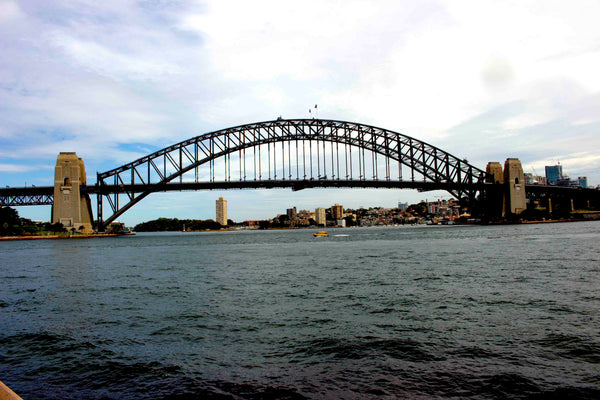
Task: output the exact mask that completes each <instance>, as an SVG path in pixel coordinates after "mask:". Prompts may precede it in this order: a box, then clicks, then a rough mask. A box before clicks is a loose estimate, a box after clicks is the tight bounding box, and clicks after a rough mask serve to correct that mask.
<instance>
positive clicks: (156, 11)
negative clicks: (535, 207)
mask: <svg viewBox="0 0 600 400" xmlns="http://www.w3.org/2000/svg"><path fill="white" fill-rule="evenodd" d="M314 10H318V12H314ZM599 13H600V4H598V3H597V2H592V1H576V2H575V3H569V4H566V3H563V2H552V1H551V2H541V1H539V2H538V1H533V2H527V3H513V4H499V3H497V2H493V1H491V0H488V1H481V2H477V3H463V2H445V1H440V2H433V3H426V4H425V3H422V2H418V1H403V2H395V1H391V0H385V1H381V2H376V3H373V2H363V1H357V2H351V3H350V4H346V5H344V7H340V5H339V3H337V2H316V1H314V2H313V1H308V2H305V3H302V4H294V3H286V4H281V3H279V2H277V3H275V2H271V1H260V0H259V1H257V2H252V3H248V4H246V3H242V2H230V1H219V2H211V1H209V2H195V1H193V0H190V1H185V2H172V3H171V2H120V1H119V2H116V1H106V2H89V1H84V0H81V1H77V2H71V3H68V4H61V3H48V2H43V1H39V0H22V1H18V2H17V1H13V0H5V1H3V2H0V33H2V34H1V35H0V45H2V48H3V53H2V55H1V56H0V59H1V60H2V63H1V65H2V66H1V67H0V82H1V85H0V102H1V103H0V104H2V105H3V107H0V119H1V120H2V121H3V122H2V124H1V125H0V143H1V145H0V184H1V185H8V186H12V187H20V186H25V185H37V186H45V185H51V184H52V182H53V173H54V165H55V162H56V157H57V155H58V154H59V152H61V151H65V152H66V151H74V152H77V154H78V155H79V156H80V157H82V159H83V161H84V162H85V165H86V170H87V172H88V183H94V182H95V179H94V178H95V173H96V172H103V171H107V170H110V169H113V168H116V167H119V166H120V165H122V164H124V163H127V162H131V161H133V160H135V159H137V158H139V157H143V156H145V155H147V154H149V153H151V152H153V151H156V150H158V149H161V148H163V147H165V146H169V145H171V144H173V143H176V142H179V141H181V140H185V139H188V138H190V137H193V136H197V135H200V134H202V133H206V132H211V131H215V130H219V129H225V128H228V127H231V126H236V125H240V124H245V123H252V122H257V121H266V120H274V119H276V118H277V117H279V116H283V118H309V117H317V118H324V119H336V120H345V121H355V122H360V123H365V124H370V125H375V126H379V127H382V128H385V129H389V130H392V131H396V132H401V133H403V134H406V135H408V136H411V137H414V138H417V139H419V140H422V141H425V142H427V143H430V144H432V145H434V146H436V147H439V148H441V149H444V150H445V151H448V152H449V153H451V154H454V155H456V156H457V157H459V158H461V159H462V158H467V159H468V160H469V162H470V163H471V164H473V165H475V166H477V167H479V168H480V169H485V165H486V164H487V162H489V161H498V162H503V160H505V159H506V158H508V157H516V158H519V159H520V160H521V162H522V164H523V169H524V170H525V172H533V173H534V175H538V174H541V173H542V171H543V169H544V167H545V166H546V165H554V164H556V161H557V160H560V161H561V164H562V165H563V166H564V170H563V172H564V174H565V175H569V176H571V177H572V178H576V177H579V176H586V177H587V179H588V183H589V185H590V186H596V185H598V183H600V156H599V155H598V154H596V153H595V152H594V150H593V149H595V148H599V147H600V135H598V131H600V117H598V113H597V110H598V109H599V108H600V96H599V95H598V93H600V77H598V74H597V66H598V65H600V48H598V46H597V43H598V42H599V41H600V31H598V29H596V25H597V21H596V18H595V16H596V15H598V14H599ZM507 23H509V24H510V27H511V29H510V30H507V29H506V26H507ZM373 43H377V46H373ZM32 60H35V62H32ZM316 104H318V110H317V109H315V108H314V106H315V105H316ZM309 109H310V110H312V111H313V112H311V113H309ZM315 111H318V112H315ZM535 171H537V174H536V173H535ZM215 194H216V195H217V197H219V196H224V197H227V198H228V199H229V201H230V203H231V205H232V206H233V204H243V205H244V206H243V207H237V208H238V210H243V213H247V216H253V215H258V216H260V215H261V214H267V212H268V211H265V210H281V209H285V208H287V207H288V206H289V205H290V204H292V203H297V204H306V207H307V208H315V206H316V205H317V204H320V203H325V202H327V203H330V202H331V203H335V202H336V201H337V202H340V203H342V204H348V205H349V206H351V207H353V208H356V207H359V206H360V205H367V204H370V203H372V202H373V199H377V202H378V203H381V204H383V205H387V206H392V205H393V204H397V203H398V202H410V203H414V202H418V201H419V200H421V199H425V198H426V197H429V198H437V197H446V198H448V195H447V194H445V193H443V192H436V193H431V194H428V193H418V192H416V191H413V190H401V191H398V190H377V191H374V190H364V189H360V190H359V189H353V190H350V191H348V190H338V189H318V190H317V189H311V190H303V191H300V192H292V191H291V190H269V191H267V190H245V191H208V192H195V193H177V194H175V193H170V194H159V193H156V194H152V195H151V196H149V197H148V198H146V199H144V200H143V201H142V202H141V203H140V204H139V205H137V206H136V207H134V208H133V209H132V210H130V211H128V212H127V213H125V214H124V215H123V216H122V218H120V219H121V220H122V221H123V222H125V223H126V224H128V225H132V224H135V223H137V222H141V221H144V220H150V219H153V218H157V217H159V216H165V217H198V218H206V219H208V218H212V217H211V215H213V214H214V208H213V207H214V206H213V204H214V203H213V202H214V197H215ZM92 203H95V199H92ZM92 208H93V209H94V210H95V204H93V205H92ZM18 211H19V213H20V214H21V215H23V216H24V217H27V218H31V219H35V220H48V219H49V218H50V207H19V208H18ZM237 212H238V213H239V214H237V215H236V214H232V215H231V217H233V219H243V218H244V217H245V214H242V211H237ZM265 216H266V215H265Z"/></svg>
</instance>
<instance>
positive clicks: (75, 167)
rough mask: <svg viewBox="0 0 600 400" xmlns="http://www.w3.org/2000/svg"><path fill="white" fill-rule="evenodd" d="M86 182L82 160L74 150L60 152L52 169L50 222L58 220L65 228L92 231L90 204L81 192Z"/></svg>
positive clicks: (88, 199)
mask: <svg viewBox="0 0 600 400" xmlns="http://www.w3.org/2000/svg"><path fill="white" fill-rule="evenodd" d="M85 184H86V176H85V166H84V164H83V160H82V159H81V158H79V157H77V154H75V153H74V152H73V153H71V152H64V153H63V152H61V153H60V154H59V155H58V158H57V159H56V167H55V169H54V204H53V206H52V222H53V223H57V222H60V223H61V224H63V226H64V227H65V228H66V229H67V230H71V229H72V228H75V230H77V231H78V232H82V231H83V232H91V231H92V205H91V202H90V198H89V196H88V195H86V194H85V195H84V194H82V193H81V185H85Z"/></svg>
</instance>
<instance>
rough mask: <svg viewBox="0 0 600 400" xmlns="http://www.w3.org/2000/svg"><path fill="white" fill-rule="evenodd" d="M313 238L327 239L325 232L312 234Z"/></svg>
mask: <svg viewBox="0 0 600 400" xmlns="http://www.w3.org/2000/svg"><path fill="white" fill-rule="evenodd" d="M313 236H314V237H327V236H329V235H328V234H327V232H325V231H318V232H315V233H313Z"/></svg>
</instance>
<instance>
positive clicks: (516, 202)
mask: <svg viewBox="0 0 600 400" xmlns="http://www.w3.org/2000/svg"><path fill="white" fill-rule="evenodd" d="M504 183H505V185H506V214H507V215H511V214H513V215H519V214H521V213H522V212H523V211H525V210H526V209H527V200H526V198H525V176H524V174H523V167H522V166H521V161H519V159H518V158H507V159H506V161H505V162H504Z"/></svg>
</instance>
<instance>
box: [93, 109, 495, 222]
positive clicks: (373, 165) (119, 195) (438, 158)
mask: <svg viewBox="0 0 600 400" xmlns="http://www.w3.org/2000/svg"><path fill="white" fill-rule="evenodd" d="M232 160H233V161H232ZM200 167H203V168H202V169H200ZM204 167H207V168H204ZM217 171H219V173H222V176H223V179H222V180H218V179H217V175H219V174H217ZM232 171H233V173H232ZM192 173H193V176H191V175H190V174H192ZM207 174H208V177H207ZM278 174H279V177H278ZM232 177H233V178H232ZM371 177H372V179H370V178H371ZM97 179H98V180H97V184H96V188H95V192H96V193H97V194H98V219H99V222H100V224H102V225H107V224H109V223H110V222H112V221H114V220H115V219H116V218H117V217H118V216H120V215H122V214H123V213H124V212H125V211H127V210H128V209H129V208H131V207H132V206H133V205H135V204H137V203H138V202H139V201H141V200H142V199H143V198H145V197H146V196H147V195H149V194H150V193H152V192H156V191H167V190H173V189H172V188H174V187H175V186H174V185H173V183H174V182H176V181H178V180H179V186H177V187H178V188H179V190H181V188H186V187H188V188H199V187H203V188H211V187H213V188H217V187H277V186H280V187H282V186H283V187H286V186H287V187H300V188H301V187H313V186H315V185H314V182H315V181H318V183H319V185H320V186H340V185H343V186H347V187H348V186H356V187H361V186H362V187H364V186H369V185H370V186H378V185H380V186H383V187H413V186H411V185H410V184H411V183H414V182H420V183H422V186H421V187H422V188H423V187H431V188H432V189H444V190H447V191H448V192H450V193H451V194H452V195H453V196H455V197H457V198H460V197H463V196H469V197H472V196H474V193H475V192H476V191H477V189H476V187H477V185H480V184H482V183H483V182H484V179H485V172H484V171H482V170H480V169H479V168H477V167H474V166H472V165H470V164H469V163H468V162H467V161H466V160H461V159H459V158H458V157H456V156H453V155H452V154H450V153H448V152H446V151H444V150H442V149H440V148H438V147H435V146H432V145H430V144H428V143H426V142H423V141H420V140H418V139H415V138H413V137H410V136H406V135H404V134H401V133H398V132H394V131H390V130H387V129H383V128H378V127H375V126H371V125H365V124H360V123H355V122H347V121H336V120H323V119H281V118H279V119H277V120H273V121H265V122H257V123H251V124H245V125H239V126H236V127H232V128H226V129H222V130H218V131H214V132H209V133H205V134H203V135H199V136H196V137H193V138H190V139H187V140H185V141H182V142H179V143H176V144H174V145H171V146H168V147H165V148H164V149H161V150H158V151H156V152H154V153H152V154H149V155H147V156H144V157H141V158H139V159H137V160H135V161H132V162H130V163H127V164H124V165H122V166H120V167H118V168H115V169H112V170H110V171H107V172H103V173H98V175H97ZM184 181H185V183H184ZM224 182H228V185H224V184H223V183H224ZM252 182H254V183H255V186H252V185H250V184H249V183H252ZM373 182H376V183H375V184H374V183H373ZM386 182H387V183H390V185H387V186H386V185H385V183H386ZM186 184H187V186H186ZM194 184H195V185H194ZM103 197H104V198H106V199H107V202H108V204H109V206H110V208H111V210H112V215H111V216H110V217H109V218H108V219H106V220H105V221H103V220H102V204H103V203H102V198H103Z"/></svg>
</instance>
